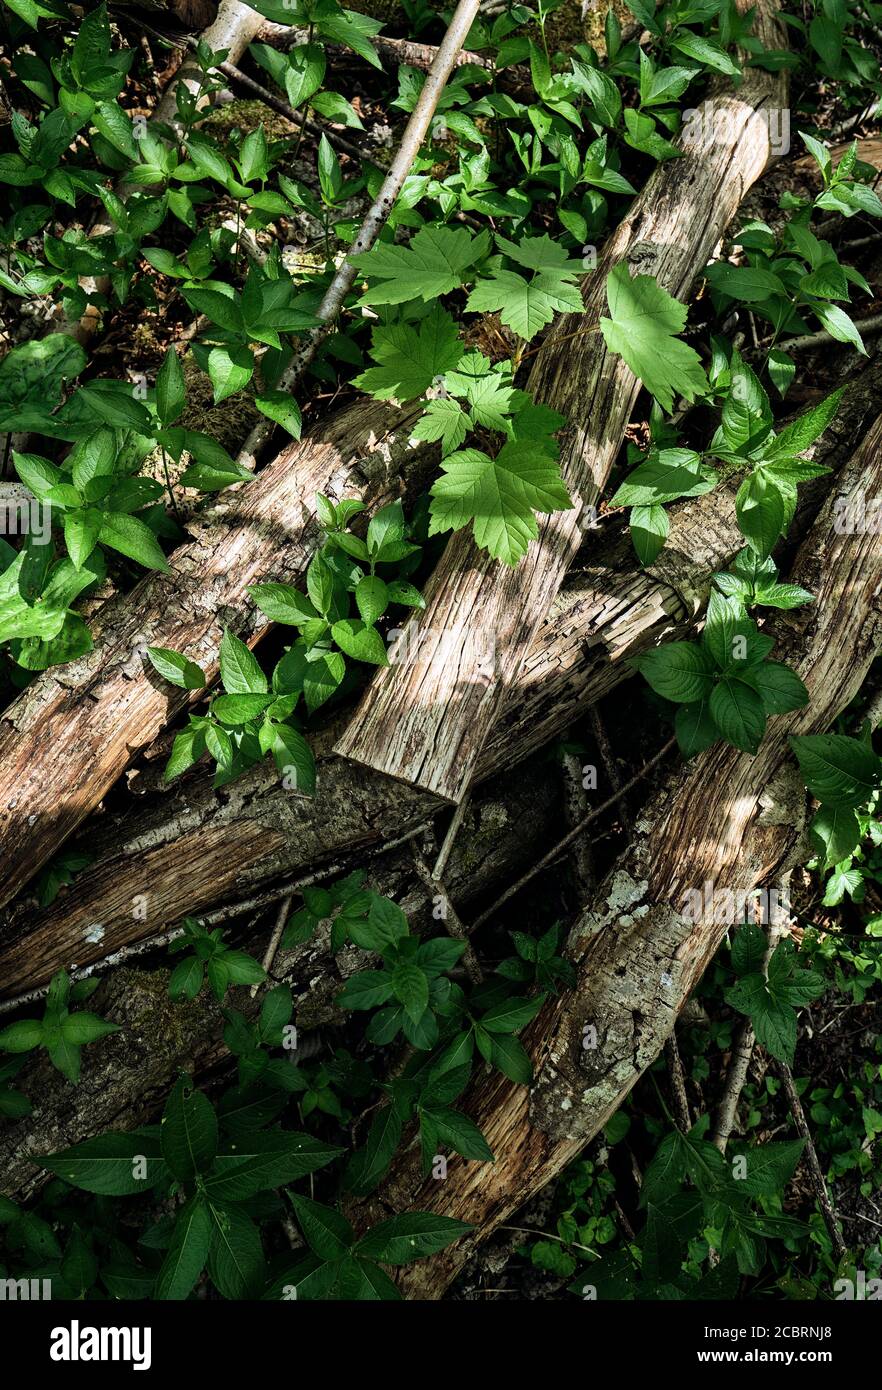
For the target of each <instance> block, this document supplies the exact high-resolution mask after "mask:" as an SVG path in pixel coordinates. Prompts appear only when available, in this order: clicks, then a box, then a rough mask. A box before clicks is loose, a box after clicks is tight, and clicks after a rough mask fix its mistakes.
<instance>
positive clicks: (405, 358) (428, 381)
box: [353, 304, 462, 401]
mask: <svg viewBox="0 0 882 1390" xmlns="http://www.w3.org/2000/svg"><path fill="white" fill-rule="evenodd" d="M370 355H371V357H372V358H373V359H374V361H375V362H376V363H377V364H378V365H377V366H376V367H368V369H367V371H365V372H362V373H361V375H360V376H357V377H356V378H355V380H354V382H353V385H355V386H357V387H358V388H359V390H361V391H367V392H368V394H369V395H371V396H374V397H375V398H376V399H377V400H378V401H387V400H390V399H393V398H394V399H395V400H397V401H412V400H414V399H415V397H417V396H422V395H423V394H424V392H426V391H428V389H429V387H430V386H431V385H432V382H433V381H434V380H435V378H436V377H438V376H443V375H444V373H445V372H447V371H450V370H451V369H452V368H454V367H455V366H456V365H457V363H458V362H459V360H460V358H461V357H462V343H461V342H460V340H459V332H458V330H457V327H456V324H455V323H454V321H453V319H452V318H451V317H450V315H449V314H448V313H446V312H445V310H444V309H442V308H441V306H440V305H439V304H436V305H435V307H434V308H433V309H432V311H431V313H429V314H427V315H426V317H425V318H424V319H421V320H420V322H419V323H393V324H385V325H379V326H378V327H376V328H375V329H374V335H373V340H372V342H371V348H370Z"/></svg>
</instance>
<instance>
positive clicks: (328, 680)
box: [303, 652, 346, 714]
mask: <svg viewBox="0 0 882 1390" xmlns="http://www.w3.org/2000/svg"><path fill="white" fill-rule="evenodd" d="M345 674H346V662H345V661H344V660H343V657H342V656H341V655H340V653H339V652H326V653H325V654H324V655H323V656H321V657H319V659H318V661H310V662H308V663H307V666H306V670H305V672H304V675H303V694H304V697H305V699H306V708H307V709H308V710H309V713H310V714H314V713H315V711H316V710H317V709H319V708H320V707H321V706H322V705H323V704H324V703H325V701H326V700H329V699H330V698H331V696H332V695H333V694H334V691H335V690H337V689H338V687H339V685H340V683H341V681H342V680H343V677H344V676H345Z"/></svg>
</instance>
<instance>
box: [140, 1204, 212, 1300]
mask: <svg viewBox="0 0 882 1390" xmlns="http://www.w3.org/2000/svg"><path fill="white" fill-rule="evenodd" d="M210 1245H211V1215H210V1213H209V1210H208V1204H207V1203H206V1201H205V1198H204V1197H203V1196H202V1195H201V1194H197V1195H196V1196H195V1197H191V1198H190V1200H189V1202H187V1203H186V1205H185V1206H183V1207H182V1208H181V1210H180V1211H179V1212H178V1215H177V1218H176V1220H175V1228H174V1231H173V1233H172V1239H171V1244H170V1245H169V1247H168V1251H167V1252H166V1256H165V1259H164V1260H163V1262H162V1266H161V1268H160V1270H159V1273H158V1274H157V1276H156V1284H155V1286H154V1289H153V1297H154V1298H158V1299H162V1300H179V1299H185V1298H186V1297H187V1295H188V1294H189V1292H190V1290H191V1289H192V1288H193V1285H194V1284H195V1283H196V1280H197V1279H198V1278H199V1276H200V1274H201V1273H202V1271H203V1269H204V1268H205V1261H206V1260H207V1259H208V1251H209V1247H210Z"/></svg>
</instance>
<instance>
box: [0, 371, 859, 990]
mask: <svg viewBox="0 0 882 1390" xmlns="http://www.w3.org/2000/svg"><path fill="white" fill-rule="evenodd" d="M880 384H882V358H878V359H876V360H874V361H873V362H871V363H870V364H869V365H868V366H867V367H866V368H865V370H864V371H863V373H862V374H861V375H860V376H859V377H858V378H856V379H855V381H853V382H852V384H851V386H850V387H849V388H848V390H847V393H846V396H845V398H844V401H843V403H842V406H841V408H840V412H839V415H838V416H837V418H836V419H835V420H834V421H833V423H832V424H831V425H830V427H829V428H828V430H827V431H826V432H825V434H824V436H823V437H822V439H821V440H819V442H818V444H817V446H816V449H815V454H814V456H815V458H816V459H817V461H819V462H823V463H824V464H825V465H826V466H827V467H829V468H830V469H831V470H833V472H834V473H836V472H838V471H839V470H841V469H842V468H843V467H844V466H845V465H846V464H847V463H848V462H849V461H850V460H851V458H852V457H853V454H854V452H855V448H856V445H857V443H858V441H860V439H861V438H862V437H863V435H864V434H865V432H866V430H867V429H868V428H869V426H870V424H871V423H872V421H873V420H874V419H875V413H876V407H877V405H878V397H879V388H880ZM415 458H416V462H415V463H414V464H413V465H412V466H410V465H408V466H405V467H404V468H403V470H402V471H403V473H404V475H405V477H406V479H407V481H408V486H409V487H410V486H414V485H418V483H417V481H416V480H417V479H418V478H419V476H420V473H421V471H422V468H423V466H424V460H423V459H422V458H421V456H415ZM414 475H416V478H415V477H414ZM827 485H828V480H827V479H823V478H822V479H819V480H817V482H815V483H813V484H811V485H809V487H807V488H803V489H801V495H802V501H801V503H800V510H799V511H798V513H797V519H796V522H795V525H794V531H795V533H797V534H798V532H799V531H800V529H802V530H804V529H805V526H806V525H807V524H808V522H809V521H810V520H811V517H812V516H813V515H814V512H815V511H817V507H818V506H819V505H820V501H821V499H822V497H823V493H824V491H825V489H826V487H827ZM671 517H672V523H671V535H670V538H669V540H668V543H667V545H666V546H665V549H664V550H663V551H662V553H661V555H660V556H659V558H658V560H657V561H656V563H655V564H654V565H653V566H651V568H650V569H649V570H646V571H642V570H640V569H639V568H636V566H635V561H634V556H633V553H632V551H631V547H630V543H629V541H628V539H627V536H626V535H623V534H622V533H621V531H620V529H619V526H618V524H617V523H616V522H613V523H612V524H610V523H609V522H607V523H604V526H603V528H602V530H603V534H604V535H605V539H603V540H601V541H599V542H598V543H597V546H596V548H595V547H591V548H589V549H587V553H586V557H585V561H584V564H581V565H579V566H577V567H576V569H575V570H574V571H573V573H572V575H571V576H570V578H569V580H568V581H567V584H566V586H565V588H564V590H563V591H562V592H561V594H560V595H559V597H558V600H557V601H556V602H555V604H554V605H553V606H552V609H551V612H550V613H549V614H548V616H547V617H546V620H545V622H544V624H543V625H542V627H541V628H540V630H539V633H538V634H537V636H536V640H535V642H534V644H533V647H532V649H531V652H530V654H529V656H528V659H527V661H526V662H525V663H524V666H523V668H522V670H521V672H520V673H519V676H518V679H517V682H516V685H515V688H514V689H513V690H512V691H511V692H509V699H508V701H507V703H506V704H505V706H504V707H503V709H502V711H501V713H500V715H499V718H498V719H497V722H496V725H495V727H494V730H493V731H492V733H491V735H490V737H489V739H488V740H487V742H486V744H485V746H484V749H483V751H482V754H481V758H480V760H479V762H478V767H477V772H476V778H477V780H478V781H481V780H483V779H485V778H487V777H489V776H492V775H494V774H495V773H496V772H498V771H500V770H502V769H505V768H508V767H511V766H513V765H514V764H516V763H517V762H518V761H519V760H522V759H523V758H525V757H527V756H528V755H529V754H531V753H532V752H533V751H535V750H536V749H537V748H540V747H541V746H542V745H543V744H544V743H546V742H547V741H548V740H549V739H550V738H553V737H554V736H555V735H558V734H560V733H562V732H564V731H565V730H566V729H567V728H568V726H569V725H570V724H572V723H574V722H575V721H576V720H577V719H578V718H579V717H580V716H581V715H582V714H584V712H585V710H586V709H587V708H589V707H590V705H592V704H594V703H596V702H597V701H598V700H600V699H602V698H603V697H604V696H605V695H607V694H608V693H609V692H610V691H611V690H612V689H614V688H615V686H616V685H618V684H619V683H620V682H621V681H623V680H624V679H625V678H626V677H627V676H628V675H629V674H630V668H629V666H628V665H627V661H628V658H629V657H631V656H634V655H636V654H637V653H638V652H640V651H642V650H645V649H646V648H647V647H649V646H652V645H655V644H656V643H658V642H660V641H663V640H665V639H667V638H670V637H674V636H678V635H682V634H683V633H684V631H685V630H686V628H687V627H688V624H689V623H690V621H691V619H692V618H693V617H694V615H695V614H696V613H698V612H699V611H700V609H701V607H702V605H703V603H704V600H705V599H706V597H707V592H708V587H709V584H710V577H711V575H712V574H713V572H714V571H715V570H719V569H720V568H721V567H724V566H725V564H726V563H727V562H728V560H729V559H731V557H732V556H733V555H734V554H735V552H736V551H737V550H738V548H739V547H740V545H741V542H742V538H741V536H740V533H739V531H738V528H737V524H736V520H735V515H734V505H733V490H732V488H730V487H724V488H722V489H720V490H719V491H717V492H716V493H710V494H707V495H706V496H705V497H700V498H695V499H693V500H691V501H688V502H684V503H681V504H679V505H678V506H676V507H673V508H671ZM344 720H345V714H344V715H343V716H341V717H340V719H338V720H337V721H336V722H335V724H334V725H333V726H332V727H331V728H328V729H326V730H325V731H324V732H323V733H322V734H320V735H319V737H318V738H317V739H316V741H315V742H316V754H317V760H318V786H317V792H316V796H315V798H314V799H312V800H309V799H306V798H303V797H298V796H294V795H292V794H291V793H289V792H286V791H284V790H283V789H282V787H281V786H280V784H279V782H278V779H277V777H276V775H275V773H274V771H273V769H272V768H271V766H270V765H269V764H266V765H264V766H262V767H260V768H255V769H253V770H252V771H251V772H250V773H248V774H247V775H246V776H245V777H243V778H241V779H240V780H239V781H237V782H235V783H233V784H232V785H231V786H229V787H227V788H225V789H224V791H223V792H222V793H221V794H220V795H219V794H218V793H217V792H215V791H213V790H212V787H211V777H210V775H209V772H208V771H207V770H206V769H205V768H202V769H197V770H194V772H193V773H191V774H188V775H187V776H186V777H185V778H184V779H183V780H182V781H181V782H180V783H179V784H176V786H175V789H174V790H171V791H166V792H163V793H161V794H158V795H154V796H145V798H144V799H145V803H146V804H145V805H144V806H143V807H138V808H136V809H135V808H132V807H128V808H126V810H124V811H123V812H122V813H121V814H119V815H116V816H113V817H111V816H106V815H102V814H100V813H99V814H97V815H95V816H93V817H92V818H91V819H90V820H89V821H88V822H87V824H86V825H85V826H84V828H83V830H82V832H81V834H80V836H79V837H78V838H77V839H76V840H75V842H74V843H75V844H76V845H77V846H79V847H82V848H84V849H87V850H88V851H89V853H90V854H92V855H93V856H95V858H94V863H93V864H92V866H91V867H90V869H89V871H88V873H87V874H85V875H84V876H83V878H82V879H81V880H78V881H77V883H76V886H75V887H74V888H73V889H71V890H69V891H68V890H62V893H61V895H60V897H59V898H58V900H57V901H56V903H54V904H53V905H52V907H50V908H48V909H46V910H44V911H42V912H36V911H34V910H33V909H32V908H31V907H29V905H28V904H27V902H26V901H20V902H19V903H18V904H17V905H16V906H15V907H14V909H13V910H12V911H11V912H10V914H9V921H8V923H7V925H6V927H5V928H0V994H5V995H11V994H15V993H17V992H19V991H23V990H25V989H28V988H34V987H36V986H38V985H39V984H42V983H45V981H46V980H48V979H49V978H50V977H51V975H52V973H53V972H54V971H55V970H57V969H59V968H61V967H62V966H64V967H65V968H67V969H70V968H72V967H74V966H84V965H88V964H89V963H91V962H92V961H95V960H100V959H103V958H104V957H105V956H106V955H107V954H108V953H110V952H113V951H116V950H119V949H120V948H121V947H123V946H125V945H127V944H129V943H130V942H132V941H137V940H140V939H142V938H144V937H148V936H153V935H155V934H156V933H158V932H161V931H163V930H164V929H165V928H166V927H167V926H168V925H170V924H172V923H174V922H175V921H177V920H179V919H180V918H181V917H182V916H183V915H185V914H186V913H190V914H194V913H195V914H199V913H204V912H207V911H210V910H212V909H214V908H217V907H219V906H222V905H223V904H225V903H227V902H228V901H230V900H233V901H238V900H241V899H242V898H243V897H248V896H250V895H251V894H253V893H255V892H260V891H261V890H263V889H265V888H266V886H267V884H269V883H271V882H273V881H274V880H276V879H279V878H282V877H295V876H298V875H302V874H303V873H304V872H305V871H308V870H311V869H313V868H315V867H316V866H320V865H322V864H324V863H326V862H327V861H328V860H331V859H336V858H338V857H339V856H340V855H341V854H352V853H356V854H357V853H358V852H359V851H369V850H374V849H377V848H380V847H381V846H382V844H383V843H385V842H387V841H389V840H394V839H397V838H398V837H399V836H400V835H402V834H406V833H407V832H408V831H409V830H411V829H412V828H413V827H414V826H416V825H419V824H421V823H423V822H424V821H425V820H426V819H427V818H431V817H432V816H433V815H434V814H436V813H437V811H438V810H439V807H440V805H441V803H440V801H439V799H438V798H436V797H434V796H433V795H432V794H431V793H427V792H423V791H422V790H420V789H419V788H409V787H405V786H403V785H402V784H400V783H397V782H393V781H392V780H391V779H389V778H387V777H385V776H383V775H382V774H380V773H375V772H373V771H372V770H371V769H368V768H360V767H358V766H357V765H355V764H352V763H349V762H345V761H343V760H341V759H339V758H335V757H333V756H332V749H333V746H334V743H335V741H336V738H337V736H338V735H339V731H340V729H341V728H342V727H343V726H344V724H343V721H344ZM145 780H147V781H148V782H149V780H150V779H149V777H148V778H146V779H145ZM136 901H137V903H138V904H140V906H139V915H137V916H136V915H135V914H134V912H133V903H135V902H136Z"/></svg>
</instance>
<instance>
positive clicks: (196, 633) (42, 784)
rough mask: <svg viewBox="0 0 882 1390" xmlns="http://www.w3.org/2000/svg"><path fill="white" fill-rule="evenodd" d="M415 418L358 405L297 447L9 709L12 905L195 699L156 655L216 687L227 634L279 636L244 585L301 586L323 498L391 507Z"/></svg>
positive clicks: (224, 498)
mask: <svg viewBox="0 0 882 1390" xmlns="http://www.w3.org/2000/svg"><path fill="white" fill-rule="evenodd" d="M415 418H416V411H415V409H414V408H413V407H411V408H410V409H404V410H395V409H391V410H390V407H389V406H387V405H380V404H378V403H377V404H373V403H372V404H370V405H368V406H367V407H366V406H365V404H364V403H359V405H358V406H356V407H351V408H348V409H346V410H344V411H341V412H340V413H338V414H337V415H335V416H333V417H332V418H331V419H330V420H328V421H327V422H325V423H323V424H322V425H321V426H320V427H319V428H318V429H317V430H316V431H315V433H314V434H313V435H311V436H310V437H309V438H308V439H306V440H302V441H299V442H297V443H291V444H289V445H288V447H287V448H286V449H284V450H283V451H282V453H281V454H280V455H279V456H278V458H277V459H276V460H275V462H274V463H273V464H272V465H271V466H270V467H269V468H268V469H267V470H265V472H263V473H262V474H261V475H260V477H259V478H257V479H255V480H254V482H251V483H247V484H245V485H244V486H242V487H241V488H234V489H230V490H228V491H226V492H224V493H223V494H221V496H220V497H219V499H218V500H217V501H215V502H213V503H212V504H211V505H210V506H208V507H206V508H205V509H204V510H202V511H200V512H199V513H198V514H197V515H196V516H195V517H194V518H193V519H192V520H191V521H190V522H189V523H188V529H189V531H190V533H191V535H192V537H193V539H192V540H191V541H189V542H188V543H187V544H185V545H183V546H181V547H180V548H179V549H178V550H176V551H175V552H174V554H173V555H172V556H171V558H170V561H169V565H170V569H169V572H168V573H166V574H160V573H152V574H150V575H148V577H147V578H145V579H143V580H142V581H141V582H140V583H139V584H138V585H137V587H136V588H135V589H134V590H133V592H132V593H130V594H127V595H126V596H125V597H121V598H117V599H114V600H111V601H110V602H109V603H108V604H106V605H105V606H104V607H103V608H102V609H101V611H100V613H99V615H98V617H97V619H96V620H95V622H94V625H93V637H94V647H93V650H92V651H91V652H89V653H88V655H87V656H85V657H83V658H81V659H80V660H79V661H76V662H71V663H70V664H68V665H66V666H56V667H53V668H51V669H50V670H49V671H46V672H45V673H43V674H41V675H40V676H38V677H37V679H36V680H35V681H33V682H32V684H31V685H29V686H28V688H27V689H26V690H25V691H24V692H23V693H22V694H21V695H20V696H19V697H18V699H17V700H15V701H14V702H13V703H12V704H11V705H10V706H9V707H8V709H6V710H5V712H4V713H3V715H2V718H0V843H2V846H3V859H2V870H0V875H2V877H0V905H2V904H4V903H6V902H8V901H9V899H10V898H11V897H12V896H13V894H14V893H16V892H17V891H18V889H19V888H21V887H22V885H23V884H24V883H25V882H26V881H27V880H28V879H29V878H30V877H31V876H32V875H33V874H34V873H36V872H37V870H38V869H39V868H41V866H42V865H43V864H44V863H45V862H46V860H47V859H49V858H50V857H51V855H52V854H53V853H54V852H55V850H56V849H57V848H58V846H59V845H60V844H62V843H63V841H64V840H65V839H66V838H67V836H68V835H69V834H70V833H71V831H72V830H74V829H76V827H77V825H79V823H80V821H82V820H83V818H84V817H85V816H87V815H88V813H89V812H90V811H91V810H93V808H94V807H95V806H97V804H98V802H99V801H100V800H101V798H102V796H104V794H105V792H106V791H107V789H108V788H109V787H110V786H111V785H112V784H113V783H114V782H115V781H116V779H117V777H119V776H120V774H121V773H122V772H123V771H124V770H125V768H126V767H127V766H128V765H129V763H130V762H131V761H132V759H133V758H134V757H135V756H136V754H137V753H138V751H139V750H140V749H142V748H144V747H146V746H147V745H148V744H150V743H152V741H153V740H154V739H155V738H156V736H157V734H158V733H159V732H160V731H161V730H162V729H163V728H164V727H165V725H166V724H167V723H168V722H169V721H170V720H171V719H173V718H174V716H175V715H176V714H178V713H179V712H180V711H181V709H183V707H184V705H185V704H186V703H187V701H188V699H190V698H192V697H191V696H190V694H189V693H188V692H187V691H182V690H179V689H178V688H177V687H175V686H172V685H169V684H168V682H166V681H164V680H163V679H162V678H161V677H160V676H159V675H157V673H156V672H155V671H154V670H153V667H152V666H151V664H150V662H149V660H148V658H147V656H146V648H147V647H148V646H157V647H171V648H173V649H174V650H175V651H181V652H184V653H186V655H188V656H190V657H191V658H192V659H193V660H194V661H196V662H198V663H199V664H200V665H201V666H202V667H203V669H204V670H205V671H206V672H207V674H208V675H209V679H213V678H214V676H215V674H216V669H217V657H218V648H219V645H220V641H221V638H222V636H223V631H224V628H225V627H226V626H229V627H231V628H232V629H233V631H235V632H236V633H237V635H238V636H239V637H241V638H243V640H245V641H248V642H252V643H253V642H254V641H255V640H256V639H257V637H258V636H259V635H260V633H261V632H262V631H264V630H265V629H266V627H267V626H268V624H267V622H266V620H265V619H264V618H263V616H262V615H261V614H260V613H259V611H258V610H257V609H256V608H255V606H254V604H253V603H252V602H251V601H250V600H249V599H248V597H247V594H246V592H245V591H246V586H247V585H249V584H254V583H256V582H258V581H261V580H268V579H277V580H283V581H285V582H296V581H298V580H299V579H300V578H301V577H302V575H303V573H304V571H305V569H306V566H307V565H308V563H309V560H310V559H311V558H312V555H313V554H314V552H315V549H316V545H317V543H318V541H319V538H320V532H319V527H318V524H317V522H316V519H315V494H316V493H317V492H323V493H325V494H326V495H328V496H331V497H334V498H339V497H340V496H342V495H343V494H344V493H346V494H347V495H352V496H358V495H363V496H365V497H368V496H370V497H373V498H382V497H384V496H386V488H387V478H389V477H393V476H395V475H396V472H397V464H396V463H395V462H394V461H395V460H399V459H400V458H401V457H402V456H403V454H405V453H406V452H407V451H408V449H409V444H408V440H409V437H410V431H411V428H412V426H413V422H414V419H415ZM371 479H373V481H371ZM391 486H392V490H393V493H394V494H395V495H397V491H396V489H397V483H393V484H392V485H391Z"/></svg>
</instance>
